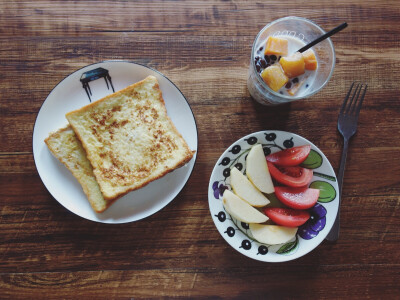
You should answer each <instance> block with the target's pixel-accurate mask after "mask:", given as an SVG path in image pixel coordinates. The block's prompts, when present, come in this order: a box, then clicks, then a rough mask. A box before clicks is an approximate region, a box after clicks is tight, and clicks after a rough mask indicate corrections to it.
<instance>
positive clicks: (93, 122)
mask: <svg viewBox="0 0 400 300" xmlns="http://www.w3.org/2000/svg"><path fill="white" fill-rule="evenodd" d="M66 118H67V119H68V121H69V123H70V125H71V126H72V128H73V130H74V131H75V133H76V135H77V137H78V138H79V140H80V141H81V143H82V146H83V147H84V149H85V150H86V155H87V158H88V160H89V161H90V162H91V164H92V167H93V173H94V175H95V177H96V180H97V182H98V184H99V186H100V190H101V192H102V194H103V197H104V198H105V199H106V200H108V201H109V200H113V199H116V198H118V197H120V196H122V195H124V194H126V193H128V192H130V191H133V190H136V189H139V188H141V187H143V186H145V185H147V184H148V183H150V182H152V181H154V180H156V179H159V178H161V177H163V176H164V175H166V174H167V173H169V172H171V171H173V170H175V169H176V168H179V167H181V166H183V165H184V164H186V163H187V162H189V161H190V159H191V158H192V157H193V154H194V151H191V150H190V149H189V147H188V145H187V143H186V141H185V140H184V139H183V138H182V136H181V134H180V133H179V132H178V131H177V129H176V128H175V126H174V124H173V123H172V121H171V119H170V118H169V117H168V115H167V110H166V107H165V103H164V100H163V97H162V93H161V90H160V88H159V84H158V81H157V79H156V78H155V77H154V76H148V77H146V78H145V79H144V80H142V81H140V82H137V83H135V84H133V85H131V86H128V87H127V88H125V89H123V90H120V91H118V92H116V93H114V94H111V95H109V96H106V97H104V98H102V99H100V100H98V101H96V102H93V103H91V104H89V105H87V106H84V107H82V108H80V109H78V110H75V111H72V112H70V113H67V114H66Z"/></svg>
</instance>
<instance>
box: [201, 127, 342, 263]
mask: <svg viewBox="0 0 400 300" xmlns="http://www.w3.org/2000/svg"><path fill="white" fill-rule="evenodd" d="M257 143H259V144H262V146H263V149H264V153H265V154H266V155H268V154H269V153H274V152H277V151H280V150H282V149H286V148H291V147H294V146H301V145H307V144H308V145H311V152H310V155H309V157H308V158H307V160H306V161H305V162H304V163H303V164H304V166H307V168H309V169H313V171H314V175H313V178H312V181H311V184H310V187H313V188H319V189H320V191H321V192H320V197H319V199H318V203H317V204H316V205H315V206H314V207H313V208H311V209H310V210H309V211H310V213H311V218H310V219H309V221H307V223H306V224H304V225H302V226H301V227H299V230H298V231H297V234H296V237H295V238H294V239H292V240H291V241H289V242H288V243H285V244H280V245H266V244H262V243H259V242H258V241H256V240H255V239H254V238H253V237H252V235H251V232H250V230H249V226H248V224H246V223H242V222H240V221H237V220H235V219H234V218H232V217H231V216H230V215H229V214H228V213H227V212H226V211H225V209H224V207H223V204H222V193H223V191H224V190H225V189H226V188H228V189H231V188H230V169H231V168H233V167H237V168H238V169H239V170H240V171H242V172H245V169H246V156H247V155H246V154H247V153H248V151H249V150H250V148H251V147H252V146H253V145H255V144H257ZM338 191H339V188H338V184H337V179H336V176H335V172H334V170H333V168H332V166H331V164H330V163H329V161H328V159H327V158H326V157H325V155H324V154H323V153H322V151H321V150H319V149H318V148H317V147H316V146H315V145H314V144H313V143H311V142H310V141H308V140H306V139H305V138H303V137H301V136H298V135H296V134H293V133H289V132H284V131H277V130H267V131H260V132H255V133H252V134H249V135H247V136H245V137H243V138H241V139H239V140H238V141H236V142H235V143H234V144H232V145H231V146H230V147H229V148H228V149H226V151H225V152H224V153H223V154H222V155H221V157H220V158H219V159H218V161H217V163H216V165H215V167H214V169H213V171H212V174H211V178H210V183H209V187H208V203H209V207H210V212H211V217H212V219H213V220H214V223H215V226H216V227H217V229H218V231H219V233H220V234H221V235H222V237H223V238H224V239H225V240H226V241H227V242H228V243H229V244H230V245H231V246H232V247H233V248H234V249H236V250H237V251H239V252H240V253H242V254H244V255H246V256H248V257H250V258H253V259H256V260H260V261H265V262H282V261H289V260H293V259H296V258H298V257H301V256H303V255H305V254H307V253H309V252H310V251H311V250H313V249H314V248H315V247H317V246H318V245H319V244H320V243H321V242H322V241H323V240H324V239H325V237H326V235H327V234H328V232H329V231H330V229H331V228H332V226H333V223H334V220H335V218H336V214H337V212H338V206H339V196H338V195H339V193H338ZM268 196H270V195H268Z"/></svg>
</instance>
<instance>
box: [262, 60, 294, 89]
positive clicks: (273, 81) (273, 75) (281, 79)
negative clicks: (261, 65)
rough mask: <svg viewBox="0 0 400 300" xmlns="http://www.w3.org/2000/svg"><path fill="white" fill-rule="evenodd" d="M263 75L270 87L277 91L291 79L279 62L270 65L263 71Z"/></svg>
mask: <svg viewBox="0 0 400 300" xmlns="http://www.w3.org/2000/svg"><path fill="white" fill-rule="evenodd" d="M261 77H262V79H263V80H264V82H265V83H266V84H267V85H268V86H269V87H270V89H271V90H273V91H275V92H277V91H279V90H280V89H281V88H282V87H283V86H284V85H285V84H286V83H287V82H288V80H289V78H288V77H287V76H286V75H285V73H283V71H282V69H281V67H280V66H279V65H277V64H276V65H272V66H269V67H268V68H266V69H265V70H264V71H262V73H261Z"/></svg>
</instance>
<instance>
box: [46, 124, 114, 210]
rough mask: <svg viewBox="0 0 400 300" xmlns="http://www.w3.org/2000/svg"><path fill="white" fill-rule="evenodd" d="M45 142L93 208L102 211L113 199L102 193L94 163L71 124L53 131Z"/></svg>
mask: <svg viewBox="0 0 400 300" xmlns="http://www.w3.org/2000/svg"><path fill="white" fill-rule="evenodd" d="M45 143H46V145H47V147H48V148H49V149H50V151H51V152H52V153H53V155H54V156H55V157H56V158H57V159H58V160H59V161H60V162H61V163H63V164H64V165H65V166H66V167H67V169H68V170H69V171H70V172H71V173H72V175H74V177H75V178H76V179H77V180H78V182H79V183H80V184H81V186H82V189H83V192H84V193H85V194H86V196H87V198H88V200H89V203H90V205H91V206H92V208H93V210H94V211H96V212H98V213H101V212H103V211H104V210H105V209H107V207H108V206H110V205H111V202H112V201H106V200H104V198H103V195H102V194H101V191H100V187H99V185H98V184H97V181H96V178H95V177H94V174H93V169H92V165H91V164H90V162H89V160H88V159H87V158H86V153H85V150H84V149H83V148H82V145H81V143H80V141H79V140H78V138H77V137H76V135H75V132H74V131H73V130H72V128H71V126H69V125H68V126H67V127H64V128H62V129H60V130H58V131H56V132H54V133H51V134H50V135H49V137H48V138H46V139H45Z"/></svg>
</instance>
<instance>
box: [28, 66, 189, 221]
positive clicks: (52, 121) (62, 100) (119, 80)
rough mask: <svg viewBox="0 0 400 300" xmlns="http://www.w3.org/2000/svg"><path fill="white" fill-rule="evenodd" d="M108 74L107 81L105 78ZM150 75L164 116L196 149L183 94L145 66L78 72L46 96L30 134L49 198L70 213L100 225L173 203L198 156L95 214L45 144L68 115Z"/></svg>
mask: <svg viewBox="0 0 400 300" xmlns="http://www.w3.org/2000/svg"><path fill="white" fill-rule="evenodd" d="M93 70H95V71H93ZM107 71H108V75H109V76H110V78H108V77H107ZM85 72H86V74H87V75H86V78H88V85H89V87H86V90H85V88H84V86H83V83H82V82H81V78H85V76H84V75H83V74H84V73H85ZM148 75H153V76H155V77H156V78H157V80H158V82H159V85H160V89H161V91H162V93H163V98H164V100H165V104H166V107H167V111H168V115H169V116H170V118H171V119H172V121H173V123H174V124H175V126H176V128H177V129H178V131H179V132H180V133H181V134H182V136H183V138H184V139H185V140H186V142H187V143H188V145H189V147H190V149H192V150H196V151H197V127H196V121H195V118H194V115H193V113H192V111H191V108H190V106H189V104H188V102H187V100H186V99H185V97H184V96H183V94H182V93H181V92H180V91H179V89H178V88H177V87H176V86H175V85H174V84H173V83H172V82H171V81H170V80H169V79H168V78H167V77H165V76H164V75H162V74H161V73H159V72H157V71H155V70H153V69H150V68H148V67H145V66H142V65H140V64H136V63H133V62H126V61H105V62H101V63H97V64H93V65H89V66H86V67H84V68H82V69H80V70H77V71H75V72H74V73H72V74H71V75H69V76H68V77H66V78H65V79H64V80H62V81H61V82H60V83H59V84H58V85H57V86H56V87H55V88H54V89H53V90H52V91H51V92H50V94H49V95H48V97H47V99H46V100H45V101H44V103H43V105H42V107H41V109H40V111H39V113H38V116H37V119H36V123H35V127H34V131H33V155H34V159H35V164H36V168H37V170H38V172H39V175H40V177H41V179H42V181H43V183H44V185H45V186H46V188H47V189H48V191H49V192H50V193H51V194H52V195H53V197H54V198H55V199H56V200H57V201H58V202H60V204H62V205H63V206H64V207H65V208H67V209H68V210H70V211H71V212H73V213H75V214H77V215H79V216H81V217H83V218H86V219H89V220H92V221H97V222H103V223H126V222H132V221H136V220H140V219H143V218H145V217H147V216H149V215H151V214H153V213H155V212H157V211H159V210H160V209H162V208H163V207H165V206H166V205H167V204H168V203H169V202H171V201H172V200H173V199H174V198H175V197H176V196H177V194H178V193H179V192H180V191H181V190H182V188H183V187H184V185H185V184H186V182H187V180H188V179H189V176H190V174H191V172H192V170H193V167H194V163H195V160H196V155H195V156H194V157H193V159H192V160H191V161H190V162H189V163H188V164H187V165H185V166H184V167H182V168H179V169H177V170H175V171H174V172H172V173H169V174H167V175H166V176H164V177H163V178H161V179H159V180H156V181H154V182H152V183H150V184H148V185H147V186H145V187H144V188H142V189H139V190H137V191H133V192H131V193H129V194H127V195H125V196H124V197H122V198H120V199H118V200H117V201H116V202H115V203H114V204H113V205H111V207H110V208H108V209H107V210H106V211H105V212H103V213H101V214H98V213H95V212H94V211H93V210H92V208H91V206H90V204H89V202H88V200H87V198H86V196H85V194H84V193H83V191H82V188H81V186H80V184H79V183H78V181H77V180H76V179H75V178H74V177H73V176H72V174H71V173H70V172H69V171H68V170H67V169H66V168H65V167H64V165H62V164H61V163H60V162H59V161H58V160H57V159H56V158H54V157H53V156H52V154H51V153H50V151H49V150H48V148H47V146H46V145H45V143H44V139H45V138H46V137H47V136H48V135H49V133H50V132H52V131H56V130H58V129H59V128H61V127H64V126H65V125H67V124H68V121H67V120H66V118H65V114H66V113H67V112H70V111H72V110H75V109H78V108H80V107H82V106H85V105H87V104H89V103H90V101H91V102H93V101H95V100H98V99H100V98H102V97H104V96H106V95H109V94H111V93H112V92H113V89H114V90H115V91H118V90H121V89H123V88H125V87H127V86H128V85H131V84H133V83H135V82H138V81H140V80H142V79H144V78H145V77H146V76H148ZM97 77H98V78H97ZM106 79H107V80H106ZM89 88H90V91H89ZM90 92H91V95H90ZM89 97H90V99H89Z"/></svg>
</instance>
